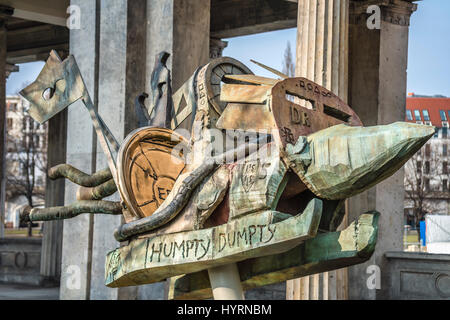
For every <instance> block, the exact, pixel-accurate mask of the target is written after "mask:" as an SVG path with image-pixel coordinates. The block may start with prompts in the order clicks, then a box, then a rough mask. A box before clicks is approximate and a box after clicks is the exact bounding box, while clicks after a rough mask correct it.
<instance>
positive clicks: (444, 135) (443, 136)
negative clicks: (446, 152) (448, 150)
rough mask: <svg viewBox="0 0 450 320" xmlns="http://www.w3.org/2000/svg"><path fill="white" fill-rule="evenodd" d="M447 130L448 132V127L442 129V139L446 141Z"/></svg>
mask: <svg viewBox="0 0 450 320" xmlns="http://www.w3.org/2000/svg"><path fill="white" fill-rule="evenodd" d="M447 130H448V129H447V128H446V127H443V128H442V138H443V139H446V138H447Z"/></svg>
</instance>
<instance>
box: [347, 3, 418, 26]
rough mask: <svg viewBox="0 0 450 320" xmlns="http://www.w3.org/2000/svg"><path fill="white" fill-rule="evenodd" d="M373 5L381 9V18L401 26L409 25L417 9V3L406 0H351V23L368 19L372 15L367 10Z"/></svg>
mask: <svg viewBox="0 0 450 320" xmlns="http://www.w3.org/2000/svg"><path fill="white" fill-rule="evenodd" d="M371 5H377V6H379V7H380V9H381V20H382V21H385V22H389V23H392V24H396V25H400V26H409V21H410V17H411V14H412V13H413V12H414V11H416V10H417V4H415V3H412V2H408V1H404V0H367V1H351V2H350V23H352V24H358V23H360V22H362V21H367V18H368V17H369V16H370V15H371V14H368V13H367V12H366V10H367V8H368V7H369V6H371Z"/></svg>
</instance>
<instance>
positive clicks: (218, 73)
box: [198, 57, 253, 115]
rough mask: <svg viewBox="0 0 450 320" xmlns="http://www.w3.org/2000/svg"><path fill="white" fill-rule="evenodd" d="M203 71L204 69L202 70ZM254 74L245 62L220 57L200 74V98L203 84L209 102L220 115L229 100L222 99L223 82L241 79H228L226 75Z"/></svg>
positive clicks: (233, 81) (234, 81)
mask: <svg viewBox="0 0 450 320" xmlns="http://www.w3.org/2000/svg"><path fill="white" fill-rule="evenodd" d="M202 71H203V70H202ZM240 74H253V72H252V71H251V70H250V69H249V68H247V67H246V66H245V65H244V64H243V63H241V62H239V61H238V60H235V59H233V58H229V57H223V58H218V59H215V60H213V61H211V62H210V63H209V64H207V65H206V66H205V69H204V73H203V72H201V73H200V74H199V79H198V82H199V89H200V90H199V91H200V99H201V98H202V97H201V91H202V89H203V88H202V87H201V85H202V84H203V86H204V88H205V89H206V95H207V97H208V100H209V103H210V104H211V105H212V107H213V108H214V110H215V111H216V112H217V113H218V114H219V115H220V114H222V112H223V110H225V108H226V106H227V104H228V102H226V101H220V90H221V85H222V83H240V82H239V81H236V80H232V79H227V78H225V75H240Z"/></svg>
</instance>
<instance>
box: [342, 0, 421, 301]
mask: <svg viewBox="0 0 450 320" xmlns="http://www.w3.org/2000/svg"><path fill="white" fill-rule="evenodd" d="M369 4H373V1H367V2H358V3H357V2H353V3H352V6H351V13H350V33H349V43H350V44H349V99H348V100H349V104H350V106H351V107H352V108H353V109H354V110H355V111H356V113H357V114H358V115H359V116H360V118H361V120H362V122H363V123H364V125H365V126H372V125H377V124H388V123H392V122H395V121H404V119H405V105H406V68H407V57H408V29H409V17H410V15H411V14H412V13H413V12H414V11H415V10H416V6H417V5H416V4H412V3H410V2H406V1H397V0H394V1H389V2H386V1H380V6H379V8H380V13H381V14H380V19H379V29H377V28H374V29H369V28H368V26H367V20H368V18H369V17H371V16H372V13H369V14H367V13H366V11H367V7H368V6H369ZM374 17H375V16H373V17H372V18H374ZM371 21H372V20H371ZM375 25H376V24H375ZM371 27H372V26H371ZM403 200H404V182H403V170H399V171H398V172H397V173H396V174H394V175H393V176H392V177H390V178H389V179H387V180H385V181H383V182H382V183H380V184H378V185H377V186H375V187H374V188H372V189H370V190H368V191H366V192H364V193H362V194H360V195H357V196H355V197H353V198H351V199H349V201H348V214H349V220H353V219H354V218H356V217H357V216H358V215H360V214H361V213H363V212H365V211H368V210H377V211H379V212H380V213H381V216H380V221H379V232H378V241H377V245H376V249H375V253H374V254H373V256H372V258H371V259H370V260H369V261H368V262H366V263H364V264H362V265H357V266H353V267H351V268H349V299H379V298H383V297H385V295H384V294H383V291H384V290H385V289H386V290H387V289H388V286H389V273H388V272H387V269H386V263H387V262H386V259H385V258H384V253H385V252H386V251H395V250H398V251H401V250H403ZM370 265H376V266H378V267H380V270H381V274H380V276H381V289H379V290H378V289H369V288H368V287H367V285H366V282H367V279H368V277H369V276H370V275H371V273H367V268H368V267H369V266H370Z"/></svg>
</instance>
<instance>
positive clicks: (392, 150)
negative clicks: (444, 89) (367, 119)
mask: <svg viewBox="0 0 450 320" xmlns="http://www.w3.org/2000/svg"><path fill="white" fill-rule="evenodd" d="M433 134H434V127H431V126H424V125H418V124H413V123H406V122H395V123H392V124H389V125H381V126H373V127H350V126H347V125H344V124H341V125H337V126H333V127H330V128H327V129H324V130H320V131H318V132H315V133H313V134H311V135H309V136H308V137H307V138H306V140H305V138H303V139H299V140H298V141H297V143H296V144H295V146H294V147H293V148H291V147H289V148H287V151H288V153H289V154H290V155H291V156H290V157H289V156H288V158H290V161H291V162H292V163H294V164H295V165H294V166H292V167H291V168H293V170H294V172H295V173H297V174H298V176H299V177H300V179H301V180H302V181H303V182H304V183H305V184H306V185H307V186H308V188H309V189H310V190H311V191H312V192H314V193H315V194H316V195H317V196H319V197H321V198H325V199H331V200H338V199H345V198H349V197H351V196H353V195H355V194H358V193H361V192H362V191H364V190H367V189H369V188H371V187H372V186H374V185H375V184H377V183H379V182H381V181H382V180H384V179H386V178H387V177H389V176H390V175H392V174H393V173H394V172H395V171H397V170H398V169H400V168H401V166H403V165H404V164H405V162H406V161H407V160H408V159H409V158H410V157H411V156H412V155H413V154H414V153H415V152H416V151H417V150H419V149H420V148H421V147H422V146H423V145H424V144H425V142H426V141H428V139H429V138H430V137H431V136H432V135H433ZM294 149H296V150H294Z"/></svg>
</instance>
